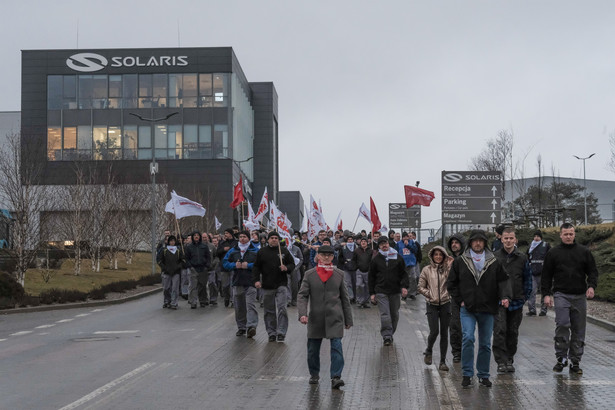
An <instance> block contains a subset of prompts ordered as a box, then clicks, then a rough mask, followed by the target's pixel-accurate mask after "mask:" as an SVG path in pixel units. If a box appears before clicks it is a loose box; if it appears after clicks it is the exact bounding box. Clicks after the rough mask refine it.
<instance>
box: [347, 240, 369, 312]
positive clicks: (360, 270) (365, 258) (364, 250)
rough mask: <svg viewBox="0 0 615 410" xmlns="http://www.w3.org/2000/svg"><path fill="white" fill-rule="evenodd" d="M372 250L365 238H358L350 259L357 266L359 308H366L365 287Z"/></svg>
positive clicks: (366, 288)
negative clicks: (357, 243)
mask: <svg viewBox="0 0 615 410" xmlns="http://www.w3.org/2000/svg"><path fill="white" fill-rule="evenodd" d="M372 256H373V253H372V250H371V249H370V248H369V245H368V243H367V238H361V239H360V240H359V246H358V247H356V248H355V250H354V254H353V255H352V260H353V261H354V264H355V266H356V267H357V273H356V276H357V303H358V304H359V307H360V308H365V309H368V308H369V307H370V306H369V289H368V287H367V282H368V279H367V278H368V275H369V264H370V263H371V262H372Z"/></svg>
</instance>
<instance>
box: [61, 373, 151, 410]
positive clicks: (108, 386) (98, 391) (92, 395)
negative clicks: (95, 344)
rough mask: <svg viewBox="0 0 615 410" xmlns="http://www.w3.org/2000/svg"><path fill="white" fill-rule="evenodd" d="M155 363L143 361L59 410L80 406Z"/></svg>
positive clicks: (68, 409)
mask: <svg viewBox="0 0 615 410" xmlns="http://www.w3.org/2000/svg"><path fill="white" fill-rule="evenodd" d="M155 364H156V363H152V362H148V363H145V364H144V365H143V366H139V367H137V368H136V369H134V370H133V371H131V372H128V373H126V374H125V375H123V376H121V377H118V378H117V379H115V380H113V381H111V382H109V383H107V384H105V385H104V386H102V387H100V388H98V389H96V390H94V391H93V392H92V393H90V394H87V395H85V396H83V397H82V398H80V399H79V400H77V401H74V402H72V403H70V404H68V405H66V406H64V407H62V408H61V409H60V410H70V409H74V408H77V407H79V406H81V405H82V404H84V403H87V402H88V401H90V400H92V399H94V398H96V397H98V396H100V395H101V394H103V393H104V392H106V391H107V390H109V389H112V388H114V387H115V386H117V385H119V384H122V383H124V382H125V381H126V380H128V379H130V378H131V377H134V376H136V375H137V374H139V373H141V372H142V371H144V370H147V369H149V368H150V367H152V366H154V365H155Z"/></svg>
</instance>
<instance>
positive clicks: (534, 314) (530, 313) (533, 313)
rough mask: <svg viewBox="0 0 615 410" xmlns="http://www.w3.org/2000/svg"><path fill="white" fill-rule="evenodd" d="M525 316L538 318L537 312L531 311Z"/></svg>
mask: <svg viewBox="0 0 615 410" xmlns="http://www.w3.org/2000/svg"><path fill="white" fill-rule="evenodd" d="M525 316H536V312H533V311H531V310H530V311H529V312H527V313H526V314H525Z"/></svg>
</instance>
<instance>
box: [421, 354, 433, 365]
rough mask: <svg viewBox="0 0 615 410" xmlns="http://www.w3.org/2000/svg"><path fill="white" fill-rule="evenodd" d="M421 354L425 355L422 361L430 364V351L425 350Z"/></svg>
mask: <svg viewBox="0 0 615 410" xmlns="http://www.w3.org/2000/svg"><path fill="white" fill-rule="evenodd" d="M423 356H425V357H424V358H423V361H424V362H425V364H427V365H430V364H431V359H432V357H431V352H428V351H426V352H425V353H423Z"/></svg>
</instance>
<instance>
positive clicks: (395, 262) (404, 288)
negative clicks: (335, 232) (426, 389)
mask: <svg viewBox="0 0 615 410" xmlns="http://www.w3.org/2000/svg"><path fill="white" fill-rule="evenodd" d="M367 282H368V286H369V294H370V295H371V300H372V303H374V302H376V300H377V301H378V309H379V310H380V334H381V335H382V338H383V340H384V345H385V346H390V345H391V344H392V343H393V334H394V333H395V330H397V322H398V321H399V306H400V305H401V298H400V293H401V296H403V297H405V296H407V295H408V285H409V284H410V280H409V278H408V274H407V273H406V264H405V263H404V260H403V259H402V257H401V255H399V253H398V252H397V251H396V250H395V249H392V248H391V247H390V246H389V240H388V239H387V238H385V237H380V238H379V239H378V254H376V255H375V256H374V257H373V259H372V262H371V264H370V267H369V277H368V280H367Z"/></svg>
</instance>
